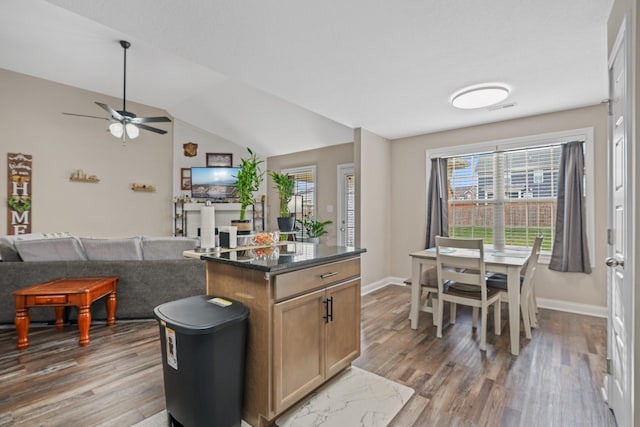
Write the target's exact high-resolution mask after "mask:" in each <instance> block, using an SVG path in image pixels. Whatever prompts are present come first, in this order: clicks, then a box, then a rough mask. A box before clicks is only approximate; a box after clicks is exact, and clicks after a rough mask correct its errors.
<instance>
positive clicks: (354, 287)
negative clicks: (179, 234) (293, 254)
mask: <svg viewBox="0 0 640 427" xmlns="http://www.w3.org/2000/svg"><path fill="white" fill-rule="evenodd" d="M297 245H300V243H298V244H297ZM302 245H305V244H302ZM359 254H360V252H358V253H356V254H350V255H349V256H343V257H339V258H338V259H336V257H332V258H331V260H330V261H327V262H315V263H313V264H312V265H308V263H306V265H305V264H304V263H299V264H298V263H296V262H293V263H288V264H286V266H287V267H290V268H280V269H275V270H273V269H271V270H270V269H269V268H268V267H260V266H255V265H249V264H242V263H230V262H222V261H220V262H217V261H211V258H205V259H207V294H208V295H216V296H225V297H228V298H231V299H235V300H238V301H240V302H242V303H243V304H245V305H246V306H247V307H248V308H249V310H250V314H249V318H248V325H247V326H248V333H247V361H246V369H245V396H244V405H243V419H244V420H245V421H247V422H248V423H250V424H251V425H253V426H255V427H258V426H270V425H273V423H274V422H275V419H276V418H277V417H278V416H279V415H280V414H282V413H283V412H284V411H286V410H287V409H288V408H290V407H291V406H292V405H294V404H295V403H296V402H298V401H299V400H301V399H303V398H304V397H305V396H307V395H308V394H309V393H311V392H312V391H314V390H315V389H316V388H318V387H319V386H321V385H322V384H323V383H325V382H326V381H327V380H328V379H330V378H331V377H333V376H334V375H335V374H337V373H338V372H340V371H341V370H343V369H344V368H346V367H348V366H349V365H350V364H351V362H352V361H353V360H354V359H356V358H357V357H358V356H359V355H360V256H359ZM300 264H302V265H300Z"/></svg>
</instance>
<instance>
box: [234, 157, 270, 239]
mask: <svg viewBox="0 0 640 427" xmlns="http://www.w3.org/2000/svg"><path fill="white" fill-rule="evenodd" d="M247 151H248V152H249V155H250V157H248V158H245V159H240V170H239V171H238V176H237V182H236V189H237V190H238V199H239V200H240V219H239V220H232V221H231V225H233V226H235V227H238V234H250V233H251V230H252V228H253V227H252V224H251V219H247V206H249V205H253V204H255V203H256V199H255V198H254V197H253V193H255V192H256V191H258V189H259V188H260V183H261V182H262V180H263V178H264V171H262V169H261V168H260V164H261V163H263V160H260V159H259V158H258V156H256V155H255V153H254V152H253V151H251V149H250V148H248V147H247Z"/></svg>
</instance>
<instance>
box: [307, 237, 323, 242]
mask: <svg viewBox="0 0 640 427" xmlns="http://www.w3.org/2000/svg"><path fill="white" fill-rule="evenodd" d="M305 241H306V242H307V243H320V238H319V237H307V239H306V240H305Z"/></svg>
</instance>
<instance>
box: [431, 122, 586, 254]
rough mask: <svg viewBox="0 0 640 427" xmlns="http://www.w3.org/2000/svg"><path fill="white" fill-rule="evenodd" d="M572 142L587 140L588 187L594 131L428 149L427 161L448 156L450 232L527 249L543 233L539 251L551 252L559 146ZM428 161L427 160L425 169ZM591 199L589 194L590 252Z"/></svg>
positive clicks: (454, 235)
mask: <svg viewBox="0 0 640 427" xmlns="http://www.w3.org/2000/svg"><path fill="white" fill-rule="evenodd" d="M575 140H579V141H585V162H586V169H587V170H586V176H587V186H586V188H587V189H590V188H592V187H593V184H592V180H593V173H592V170H593V153H592V141H593V131H592V129H578V130H575V131H569V132H562V133H554V134H545V135H539V136H532V137H526V138H518V139H513V140H505V141H493V142H488V143H481V144H472V145H467V146H458V147H452V148H447V149H440V150H431V151H429V152H428V153H427V159H429V158H435V157H440V158H446V159H447V180H448V182H447V188H448V198H449V202H448V208H449V213H448V222H449V235H450V236H451V237H461V238H482V239H483V240H484V241H485V242H487V243H496V242H499V241H500V239H503V240H502V241H504V244H505V246H511V247H530V246H531V245H532V244H533V240H534V239H535V236H536V235H538V234H539V233H542V234H544V236H545V239H544V241H543V247H542V251H543V252H550V251H551V248H552V245H553V239H554V236H555V222H556V206H557V195H558V168H559V165H560V156H561V152H562V145H561V144H562V143H564V142H569V141H575ZM430 164H431V162H430V161H427V165H428V166H427V167H428V168H429V167H430ZM428 176H430V171H427V177H428ZM427 186H428V185H427ZM592 199H593V198H592V197H589V194H587V223H588V224H589V227H588V230H587V233H588V235H589V245H590V250H591V251H592V247H591V245H592V240H593V238H592V236H593V230H592V225H593V219H592V218H591V217H592V212H593V200H592ZM592 253H593V252H592Z"/></svg>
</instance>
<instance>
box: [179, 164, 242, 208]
mask: <svg viewBox="0 0 640 427" xmlns="http://www.w3.org/2000/svg"><path fill="white" fill-rule="evenodd" d="M239 170H240V168H232V167H192V168H191V197H192V198H194V199H208V200H220V201H222V200H225V201H234V199H237V198H238V191H237V189H236V186H235V184H236V182H237V181H238V178H237V177H238V171H239Z"/></svg>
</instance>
